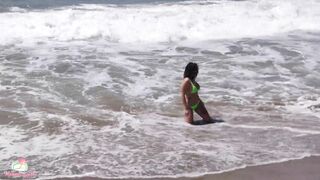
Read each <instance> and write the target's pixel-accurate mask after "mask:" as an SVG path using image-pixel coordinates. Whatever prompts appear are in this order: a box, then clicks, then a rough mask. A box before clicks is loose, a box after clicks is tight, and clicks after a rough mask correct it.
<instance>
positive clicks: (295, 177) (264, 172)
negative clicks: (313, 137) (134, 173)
mask: <svg viewBox="0 0 320 180" xmlns="http://www.w3.org/2000/svg"><path fill="white" fill-rule="evenodd" d="M319 170H320V157H316V156H312V157H307V158H304V159H300V160H290V161H286V162H282V163H274V164H266V165H260V166H251V167H246V168H243V169H238V170H234V171H229V172H224V173H221V174H211V175H204V176H202V177H195V178H187V177H181V178H176V179H179V180H180V179H181V180H182V179H184V180H186V179H188V180H212V179H214V180H235V179H236V180H256V179H259V180H270V179H272V180H320V171H319ZM159 180H160V179H159Z"/></svg>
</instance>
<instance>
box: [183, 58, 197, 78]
mask: <svg viewBox="0 0 320 180" xmlns="http://www.w3.org/2000/svg"><path fill="white" fill-rule="evenodd" d="M198 71H199V68H198V64H197V63H193V62H189V63H188V64H187V66H186V68H185V70H184V74H183V77H184V78H186V77H187V78H189V79H190V80H195V78H196V77H197V75H198Z"/></svg>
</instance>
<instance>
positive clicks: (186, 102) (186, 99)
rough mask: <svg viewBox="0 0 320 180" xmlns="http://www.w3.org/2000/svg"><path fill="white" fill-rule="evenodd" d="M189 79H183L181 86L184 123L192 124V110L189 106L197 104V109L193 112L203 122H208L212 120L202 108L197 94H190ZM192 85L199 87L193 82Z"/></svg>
mask: <svg viewBox="0 0 320 180" xmlns="http://www.w3.org/2000/svg"><path fill="white" fill-rule="evenodd" d="M190 81H192V80H190V79H189V78H184V79H183V82H182V85H181V97H182V103H183V107H184V117H185V121H186V122H188V123H190V124H192V123H193V110H192V109H191V106H192V105H194V104H197V103H198V102H200V103H199V106H198V108H197V109H196V110H195V112H196V113H197V114H198V115H199V116H200V117H201V118H202V119H203V120H204V121H210V120H212V119H211V117H210V115H209V113H208V111H207V109H206V107H205V106H204V103H203V102H202V101H201V99H200V97H199V95H198V93H194V94H192V93H191V91H192V85H191V82H190ZM192 83H193V84H194V85H195V86H196V87H197V88H198V89H199V88H200V85H199V84H198V83H197V82H196V81H195V80H193V81H192Z"/></svg>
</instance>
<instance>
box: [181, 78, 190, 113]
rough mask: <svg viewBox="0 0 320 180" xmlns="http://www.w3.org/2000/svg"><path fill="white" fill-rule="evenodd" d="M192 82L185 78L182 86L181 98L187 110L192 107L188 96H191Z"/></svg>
mask: <svg viewBox="0 0 320 180" xmlns="http://www.w3.org/2000/svg"><path fill="white" fill-rule="evenodd" d="M190 91H191V90H190V83H188V80H186V79H185V80H183V83H182V86H181V98H182V103H183V107H184V109H185V110H188V109H190V106H189V104H188V102H187V99H186V97H188V96H189V93H188V92H190Z"/></svg>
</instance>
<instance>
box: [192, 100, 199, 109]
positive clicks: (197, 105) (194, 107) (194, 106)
mask: <svg viewBox="0 0 320 180" xmlns="http://www.w3.org/2000/svg"><path fill="white" fill-rule="evenodd" d="M199 104H200V101H199V102H198V103H197V104H194V105H191V109H192V110H196V109H197V108H198V107H199Z"/></svg>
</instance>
